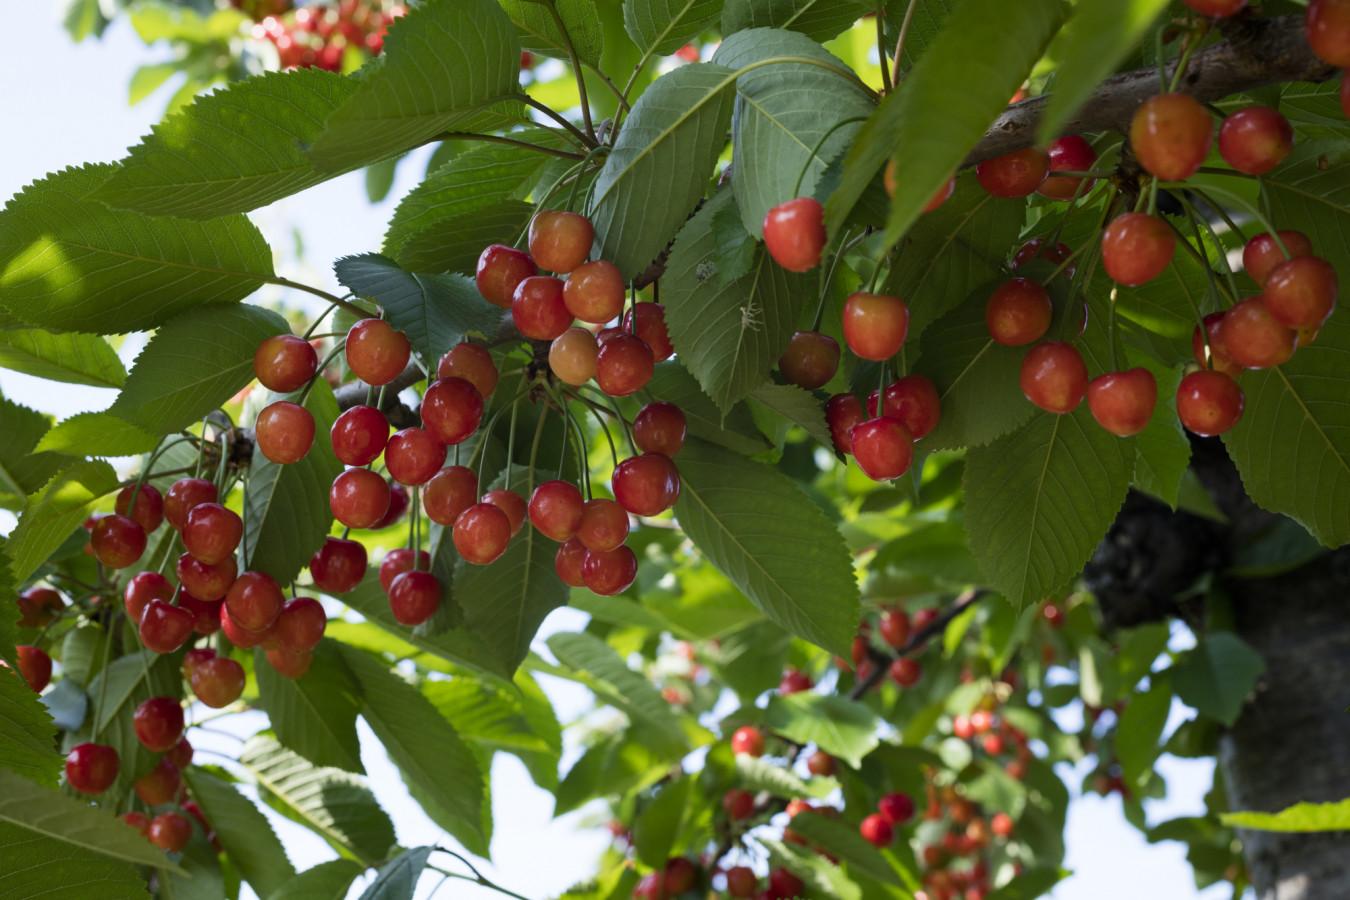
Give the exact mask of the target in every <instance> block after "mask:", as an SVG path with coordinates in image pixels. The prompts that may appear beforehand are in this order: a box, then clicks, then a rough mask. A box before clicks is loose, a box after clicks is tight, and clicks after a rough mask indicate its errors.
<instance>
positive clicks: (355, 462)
mask: <svg viewBox="0 0 1350 900" xmlns="http://www.w3.org/2000/svg"><path fill="white" fill-rule="evenodd" d="M328 437H329V440H331V441H332V443H333V453H334V454H335V455H336V456H337V458H338V459H340V460H342V462H344V463H346V464H347V465H349V466H365V465H369V464H370V463H373V462H374V461H375V460H376V459H377V458H379V455H380V454H381V453H383V452H384V448H385V445H386V444H388V443H389V420H388V419H386V418H385V417H384V413H382V412H380V411H379V410H378V409H376V408H375V407H373V406H353V407H352V408H351V409H349V410H347V411H345V412H344V413H343V414H342V415H340V416H338V417H337V419H336V420H335V421H334V422H333V427H332V428H331V429H330V430H329V432H328Z"/></svg>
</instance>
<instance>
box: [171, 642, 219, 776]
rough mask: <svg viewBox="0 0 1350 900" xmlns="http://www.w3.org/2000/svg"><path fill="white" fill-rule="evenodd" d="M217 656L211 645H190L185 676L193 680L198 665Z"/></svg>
mask: <svg viewBox="0 0 1350 900" xmlns="http://www.w3.org/2000/svg"><path fill="white" fill-rule="evenodd" d="M215 658H216V651H214V650H212V649H211V648H210V647H189V648H188V651H187V652H186V653H184V654H183V677H184V678H186V679H188V681H191V680H192V673H193V671H195V670H196V668H197V666H199V665H201V664H202V663H204V662H206V661H207V660H208V659H215ZM174 746H177V744H176V743H175V744H174ZM170 749H172V748H170ZM180 768H181V767H180Z"/></svg>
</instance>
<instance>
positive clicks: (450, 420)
mask: <svg viewBox="0 0 1350 900" xmlns="http://www.w3.org/2000/svg"><path fill="white" fill-rule="evenodd" d="M482 419H483V395H482V394H480V393H478V388H476V387H474V386H473V383H472V382H470V381H468V380H466V379H463V378H439V379H437V380H436V381H434V382H432V384H431V386H430V387H428V388H427V392H426V393H425V394H423V395H422V427H423V428H425V429H426V430H427V431H429V432H431V435H432V436H433V437H435V438H436V439H437V440H439V441H440V442H441V443H443V444H450V445H454V444H458V443H461V442H463V441H464V440H466V439H467V438H468V437H469V436H470V435H471V434H473V433H474V431H475V430H477V428H478V424H479V423H480V422H481V421H482Z"/></svg>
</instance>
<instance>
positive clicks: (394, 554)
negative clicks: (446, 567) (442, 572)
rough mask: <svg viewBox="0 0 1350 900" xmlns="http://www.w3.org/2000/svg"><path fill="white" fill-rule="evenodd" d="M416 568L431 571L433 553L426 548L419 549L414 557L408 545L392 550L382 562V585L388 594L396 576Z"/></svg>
mask: <svg viewBox="0 0 1350 900" xmlns="http://www.w3.org/2000/svg"><path fill="white" fill-rule="evenodd" d="M414 560H416V564H414ZM414 569H419V570H421V571H423V572H429V571H431V554H430V553H428V552H427V551H425V550H418V551H417V555H416V557H414V556H413V552H412V550H410V549H408V548H407V547H397V548H395V549H393V550H390V551H389V552H388V553H386V554H385V555H384V559H383V560H382V561H381V562H380V587H381V588H382V589H383V590H384V592H385V593H386V594H387V593H389V589H390V588H391V587H393V584H394V579H395V578H397V577H398V576H400V575H402V574H403V573H404V572H411V571H413V570H414Z"/></svg>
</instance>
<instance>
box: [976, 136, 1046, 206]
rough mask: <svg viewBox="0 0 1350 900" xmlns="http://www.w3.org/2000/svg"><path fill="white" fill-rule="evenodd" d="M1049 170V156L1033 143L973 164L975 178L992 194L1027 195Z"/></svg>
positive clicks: (1033, 190) (998, 195)
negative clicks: (974, 165) (1033, 145)
mask: <svg viewBox="0 0 1350 900" xmlns="http://www.w3.org/2000/svg"><path fill="white" fill-rule="evenodd" d="M1049 170H1050V157H1049V156H1048V155H1047V154H1046V153H1044V152H1043V151H1041V150H1037V149H1036V148H1035V147H1026V148H1024V149H1022V150H1014V151H1013V152H1012V153H1005V154H1004V155H1002V156H996V157H994V158H993V159H986V160H985V161H984V162H982V163H980V164H979V165H977V166H976V167H975V178H976V179H977V180H978V181H979V182H980V187H982V188H984V189H985V190H986V191H988V192H989V193H990V194H993V195H994V196H995V197H1026V196H1028V195H1029V194H1032V193H1034V192H1035V191H1036V188H1038V187H1040V186H1041V182H1042V181H1044V180H1045V175H1046V173H1047V172H1048V171H1049Z"/></svg>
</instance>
